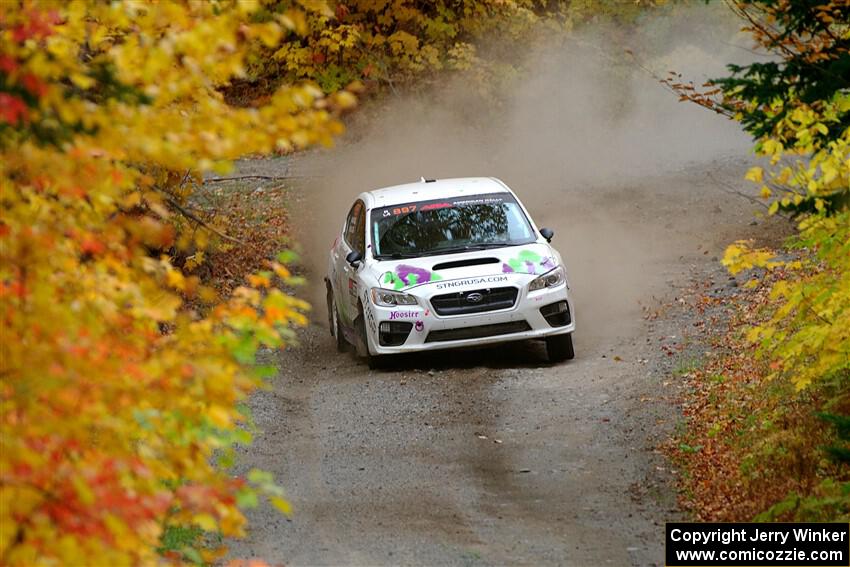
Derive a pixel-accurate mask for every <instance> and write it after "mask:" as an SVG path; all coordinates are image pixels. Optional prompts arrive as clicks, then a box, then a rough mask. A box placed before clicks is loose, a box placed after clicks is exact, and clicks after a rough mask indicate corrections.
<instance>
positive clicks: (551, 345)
mask: <svg viewBox="0 0 850 567" xmlns="http://www.w3.org/2000/svg"><path fill="white" fill-rule="evenodd" d="M546 356H548V357H549V362H563V361H564V360H572V359H574V358H575V356H576V353H575V351H574V350H573V335H572V333H568V334H566V335H555V336H554V337H546Z"/></svg>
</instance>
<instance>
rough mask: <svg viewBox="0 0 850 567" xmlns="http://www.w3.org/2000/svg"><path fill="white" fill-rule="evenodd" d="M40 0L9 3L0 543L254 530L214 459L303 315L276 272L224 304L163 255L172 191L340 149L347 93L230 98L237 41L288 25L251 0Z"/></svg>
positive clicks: (234, 437)
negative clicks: (260, 365)
mask: <svg viewBox="0 0 850 567" xmlns="http://www.w3.org/2000/svg"><path fill="white" fill-rule="evenodd" d="M43 5H44V4H42V3H39V4H36V3H31V2H28V1H25V0H22V1H21V2H20V3H0V22H2V23H0V28H2V30H0V31H3V30H5V32H4V33H0V75H2V80H0V191H2V193H3V220H2V222H1V223H0V325H2V336H3V340H2V341H0V436H2V438H3V440H4V446H3V451H0V556H2V557H3V558H4V562H5V563H7V564H9V565H32V564H38V563H58V564H154V563H156V562H157V561H158V556H157V551H156V550H157V548H158V547H159V545H160V543H161V535H162V528H163V526H165V527H166V528H167V529H171V528H172V527H174V526H176V525H183V526H200V527H202V528H204V529H211V530H216V531H221V532H223V533H224V534H225V535H238V534H240V533H241V532H242V531H243V529H244V528H243V526H244V523H245V519H244V517H243V515H242V513H241V512H240V510H239V508H238V505H237V501H236V495H237V494H241V493H242V492H243V491H244V490H246V487H245V485H244V483H241V482H236V481H233V480H232V479H231V478H230V475H229V474H228V473H227V472H226V471H222V470H221V469H220V468H217V467H216V466H214V465H213V463H212V459H211V456H212V454H213V451H214V450H216V449H226V448H227V447H229V446H230V445H231V444H233V443H234V442H236V441H239V442H247V441H248V440H249V438H250V436H249V435H247V433H246V432H244V431H243V430H242V429H241V426H240V424H241V423H242V420H243V416H242V415H241V413H240V411H239V409H238V408H237V406H236V404H237V403H239V402H240V401H242V400H244V399H245V398H246V397H247V396H248V395H249V394H250V392H251V391H252V390H253V389H254V388H256V387H257V386H258V384H259V383H260V378H259V375H258V374H257V373H255V372H254V370H253V363H254V359H255V354H256V352H257V349H258V348H260V347H261V346H262V345H266V346H270V347H280V346H282V345H283V344H284V338H286V337H288V336H289V335H287V334H286V332H287V331H288V329H287V327H288V326H289V325H294V324H298V323H302V322H304V316H303V311H304V310H305V309H306V305H305V304H304V303H303V302H299V301H298V300H295V299H294V298H290V297H289V296H286V295H285V294H283V293H282V292H280V291H279V290H277V289H275V288H274V285H275V282H276V281H277V280H278V278H282V279H284V280H287V281H293V280H292V279H291V276H290V274H289V272H288V271H287V270H286V268H285V267H283V265H282V264H277V265H275V266H274V268H273V270H272V271H269V272H267V273H263V274H258V275H256V276H254V278H253V279H252V281H251V283H252V284H253V285H254V287H253V288H245V289H244V290H240V291H239V292H238V293H237V294H235V295H233V296H229V295H227V294H225V297H224V299H223V300H217V298H216V297H215V294H214V293H213V292H212V291H211V290H209V289H206V288H203V287H201V286H200V285H199V279H198V277H197V276H193V275H187V273H184V272H183V271H181V270H180V269H177V268H176V267H175V266H173V265H172V260H171V259H170V258H169V257H168V256H162V254H164V253H171V251H172V247H176V246H177V245H179V244H181V242H180V240H179V239H178V238H177V236H176V235H175V228H174V224H173V222H174V217H175V216H176V215H174V214H172V213H171V212H170V210H169V207H172V203H171V202H169V199H174V202H175V203H177V204H178V205H179V204H180V203H183V202H185V201H186V196H187V194H188V191H190V188H188V187H186V185H185V184H184V181H186V182H188V183H189V184H197V183H198V182H200V179H201V177H200V176H201V174H202V172H203V171H205V170H209V169H211V168H219V169H220V168H222V167H225V166H226V163H225V162H224V161H223V160H227V159H231V158H235V157H238V156H239V155H241V154H243V153H246V152H269V151H272V150H274V149H275V148H279V147H304V146H307V145H310V144H314V143H329V142H330V140H331V138H332V136H334V135H335V134H337V133H339V131H340V128H341V125H340V124H339V123H338V122H337V121H336V120H335V118H334V115H335V113H337V112H339V111H340V108H339V107H342V106H344V105H346V104H347V105H350V104H351V101H350V100H347V99H345V97H343V98H342V99H340V100H339V101H325V100H324V97H323V96H322V93H321V92H320V91H318V89H316V88H315V87H313V86H301V87H293V88H285V89H282V90H280V91H278V92H277V93H275V94H274V95H273V96H271V97H269V99H268V100H267V101H265V103H264V104H261V105H258V107H257V108H252V109H237V108H233V107H230V106H229V105H227V104H226V103H225V102H224V101H223V100H222V98H221V96H220V95H218V94H217V93H216V92H215V90H214V89H215V87H216V86H217V85H221V84H225V83H227V82H228V81H230V80H232V79H233V78H234V77H238V76H241V75H242V73H243V72H244V57H245V49H246V44H247V42H249V41H258V42H260V43H262V44H263V45H271V44H274V43H275V42H278V41H279V40H280V38H281V37H282V33H283V32H282V30H281V29H280V27H281V25H282V24H280V23H279V22H278V23H273V22H272V23H269V22H265V23H263V22H256V21H255V20H254V19H253V17H252V15H251V14H252V10H251V9H250V8H251V4H250V3H243V2H234V3H222V4H220V5H219V4H217V5H215V6H213V4H210V3H208V2H195V3H188V4H186V3H171V2H163V3H153V4H149V5H146V6H145V9H144V10H138V9H137V7H136V6H135V5H134V4H133V3H131V2H113V3H102V2H94V1H91V2H86V1H80V2H73V3H64V2H57V3H53V4H51V5H55V6H57V11H56V12H50V11H44V10H40V9H39V8H40V7H41V6H43ZM9 30H11V31H9ZM119 37H120V38H121V41H120V42H117V41H116V39H115V38H119ZM83 49H84V50H85V53H86V56H85V57H82V56H80V54H81V52H82V50H83ZM186 171H189V172H191V173H190V174H187V173H185V172H186ZM175 172H181V173H175ZM213 228H214V227H213ZM211 234H212V232H211V231H202V230H198V231H196V234H195V236H194V237H193V238H191V239H190V242H191V244H192V245H194V246H197V247H198V248H199V249H196V250H193V251H192V254H191V255H189V256H188V257H187V259H186V263H185V267H186V268H188V269H191V268H192V267H193V266H192V264H191V262H195V265H194V267H195V268H199V267H200V266H201V265H203V264H204V256H203V247H204V245H205V244H206V243H207V241H208V240H209V239H210V238H211V236H210V235H211ZM190 259H191V261H190ZM241 279H242V278H241V276H240V280H241ZM196 296H200V297H201V298H202V299H204V300H206V301H214V300H217V301H219V303H218V304H216V305H212V306H210V305H204V304H196V303H192V304H187V303H186V300H187V298H191V297H196ZM243 365H244V366H243ZM264 486H265V485H264ZM264 490H271V488H268V486H266V488H264ZM276 496H278V497H279V496H280V495H278V494H276ZM210 557H212V555H210Z"/></svg>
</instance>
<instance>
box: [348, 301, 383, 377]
mask: <svg viewBox="0 0 850 567" xmlns="http://www.w3.org/2000/svg"><path fill="white" fill-rule="evenodd" d="M354 328H355V329H356V330H357V355H358V356H360V357H361V358H363V359H364V360H365V361H366V364H367V365H368V366H369V369H370V370H378V369H381V368H384V367H385V366H386V360H387V357H386V356H381V355H379V354H372V353H370V352H369V339H368V338H367V337H366V317H365V316H364V315H363V307H362V306H361V307H360V314H359V315H358V316H357V321H356V322H355V324H354Z"/></svg>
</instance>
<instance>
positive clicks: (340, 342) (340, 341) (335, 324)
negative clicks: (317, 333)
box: [331, 299, 348, 352]
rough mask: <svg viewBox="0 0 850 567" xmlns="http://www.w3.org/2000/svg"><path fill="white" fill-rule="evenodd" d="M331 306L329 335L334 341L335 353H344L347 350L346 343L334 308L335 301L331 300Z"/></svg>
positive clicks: (336, 310) (337, 311) (337, 312)
mask: <svg viewBox="0 0 850 567" xmlns="http://www.w3.org/2000/svg"><path fill="white" fill-rule="evenodd" d="M331 304H332V305H333V311H332V312H331V313H332V315H331V319H332V320H333V321H332V323H331V333H332V334H333V336H334V338H335V339H336V350H337V352H345V351H346V350H348V341H346V340H345V334H344V333H343V332H342V326H341V325H340V323H339V310H338V309H337V308H336V300H334V299H331Z"/></svg>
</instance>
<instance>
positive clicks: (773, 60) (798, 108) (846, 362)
mask: <svg viewBox="0 0 850 567" xmlns="http://www.w3.org/2000/svg"><path fill="white" fill-rule="evenodd" d="M728 4H729V5H730V6H731V7H732V9H733V10H734V11H735V12H736V13H737V14H738V15H739V16H740V18H741V19H742V21H743V22H744V30H745V31H747V32H749V34H750V35H751V37H752V38H753V40H754V43H755V47H756V49H757V50H759V51H760V52H761V53H766V54H769V55H770V56H771V57H769V58H768V59H767V60H766V61H757V62H754V63H750V64H748V65H730V66H729V70H730V75H729V76H728V77H724V78H720V79H715V80H713V81H712V82H711V83H710V84H709V85H706V87H707V89H708V90H704V89H703V90H701V89H699V88H696V87H694V86H693V85H687V84H681V83H677V82H676V81H675V80H674V81H668V84H670V85H672V86H673V87H674V88H675V89H677V90H678V91H679V93H680V95H681V97H682V99H685V100H691V101H694V102H697V103H698V104H701V105H703V106H705V107H707V108H709V109H711V110H714V111H716V112H719V113H721V114H725V115H727V116H729V117H731V118H733V119H735V120H738V121H739V122H740V123H741V124H742V126H743V128H744V129H745V130H746V131H747V132H749V133H750V134H751V135H752V136H753V138H754V139H755V141H756V144H755V153H756V154H757V155H758V156H760V157H762V158H764V159H763V161H764V162H765V163H766V165H764V166H757V167H753V168H752V169H750V170H749V172H748V173H747V179H749V180H751V181H753V182H754V183H756V184H757V186H758V187H760V193H761V196H762V197H763V198H764V199H766V200H767V201H769V202H770V205H769V207H770V209H769V210H770V213H771V214H775V213H778V212H784V213H786V214H788V215H790V216H792V217H794V218H795V219H797V221H798V225H797V226H798V235H797V236H796V238H794V239H793V240H792V241H791V243H790V246H789V250H787V251H786V254H784V255H783V256H782V257H780V256H778V255H777V254H776V253H775V251H772V250H765V249H753V248H752V244H751V243H750V242H738V243H736V244H734V245H732V246H730V247H729V248H728V249H727V251H726V255H725V257H724V260H723V262H724V264H725V265H727V266H728V267H729V269H730V270H731V271H732V273H738V272H741V271H743V270H750V269H752V268H761V269H762V270H761V271H755V272H752V274H753V279H752V280H751V285H753V286H758V285H760V284H759V282H760V281H761V280H763V281H764V282H765V285H767V286H768V288H769V290H770V298H771V303H770V305H769V308H768V311H767V313H766V314H765V317H766V319H765V321H764V322H762V323H761V324H759V325H757V326H752V327H751V328H750V329H749V330H748V333H747V339H748V340H749V342H750V343H751V344H754V345H756V347H757V348H756V352H757V355H758V356H759V357H760V358H761V360H763V361H764V362H765V363H766V367H767V369H768V372H769V374H770V375H769V376H767V377H766V380H770V381H771V383H772V384H773V386H772V388H774V389H776V388H778V387H779V386H777V384H778V385H782V384H785V383H788V384H790V385H793V390H796V391H797V392H802V393H800V394H798V396H797V397H794V396H793V395H792V396H791V400H794V401H799V400H803V399H806V400H809V402H811V400H818V402H817V404H818V407H814V408H810V409H809V415H810V416H812V414H813V413H814V411H819V412H820V417H822V418H824V419H825V420H827V421H828V422H829V423H831V424H833V425H835V430H834V431H835V433H834V435H833V436H832V437H831V439H832V442H833V443H835V445H834V446H832V447H830V448H829V450H828V451H827V454H828V455H830V456H831V457H832V458H834V459H837V460H839V461H843V462H846V461H847V456H848V455H850V452H848V449H850V445H848V442H850V435H848V432H850V3H848V2H847V1H846V0H824V1H817V2H815V1H809V0H730V1H729V2H728ZM765 274H767V277H764V276H765ZM804 393H808V394H809V395H810V396H811V397H808V398H804V397H802V396H803V394H804ZM800 403H802V402H800ZM813 410H814V411H813ZM775 419H779V418H778V417H775ZM809 429H810V430H814V429H816V428H814V427H809ZM820 470H831V469H827V468H826V467H820ZM789 474H790V473H789ZM822 480H823V482H822V484H821V485H820V487H819V488H818V494H817V495H811V496H809V495H805V494H798V493H792V494H789V495H788V497H787V498H786V499H785V500H783V501H781V502H778V503H776V504H775V506H774V507H773V508H772V509H771V511H769V512H768V513H767V516H765V517H766V518H772V519H776V518H803V519H806V518H819V519H830V518H836V517H840V518H847V517H850V482H848V477H847V475H846V474H845V475H843V476H841V475H839V476H836V477H835V478H824V479H822Z"/></svg>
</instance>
